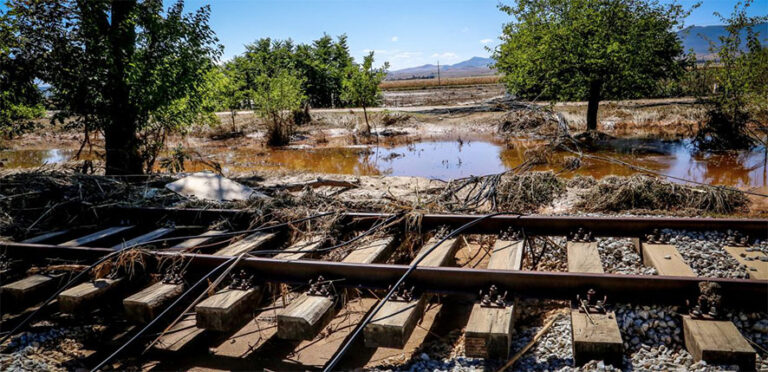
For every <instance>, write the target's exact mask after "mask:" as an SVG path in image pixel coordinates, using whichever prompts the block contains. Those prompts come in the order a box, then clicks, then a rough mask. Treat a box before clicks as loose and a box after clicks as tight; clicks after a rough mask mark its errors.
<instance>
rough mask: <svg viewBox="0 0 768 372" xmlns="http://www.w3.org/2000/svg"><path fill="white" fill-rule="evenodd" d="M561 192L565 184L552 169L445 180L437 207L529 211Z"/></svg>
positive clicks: (458, 209)
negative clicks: (550, 170)
mask: <svg viewBox="0 0 768 372" xmlns="http://www.w3.org/2000/svg"><path fill="white" fill-rule="evenodd" d="M563 192H565V183H564V182H563V181H562V180H560V179H559V178H557V176H555V174H554V173H552V172H524V173H518V174H515V173H501V174H494V175H490V176H484V177H470V178H467V179H463V180H456V181H451V182H449V183H448V184H447V185H446V187H445V189H444V190H443V191H442V193H441V194H440V195H439V197H438V200H437V206H436V207H437V208H439V209H442V210H446V211H451V212H458V211H505V212H511V213H532V212H536V211H538V210H539V208H541V207H543V206H546V205H549V204H550V203H552V201H553V200H555V198H557V197H558V196H560V195H561V194H562V193H563Z"/></svg>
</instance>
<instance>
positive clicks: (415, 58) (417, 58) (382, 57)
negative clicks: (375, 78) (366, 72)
mask: <svg viewBox="0 0 768 372" xmlns="http://www.w3.org/2000/svg"><path fill="white" fill-rule="evenodd" d="M370 52H371V49H364V50H363V55H366V54H368V53H370ZM373 52H374V53H375V58H376V63H375V64H376V65H378V64H380V63H384V61H387V62H389V64H390V69H391V70H397V69H401V68H405V67H413V66H416V65H420V64H424V63H426V61H425V60H424V54H423V53H422V52H413V51H408V50H400V49H375V50H373Z"/></svg>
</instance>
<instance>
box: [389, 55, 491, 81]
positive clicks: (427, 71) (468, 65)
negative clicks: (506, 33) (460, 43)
mask: <svg viewBox="0 0 768 372" xmlns="http://www.w3.org/2000/svg"><path fill="white" fill-rule="evenodd" d="M494 62H495V61H494V60H493V58H483V57H472V58H470V59H468V60H466V61H463V62H459V63H456V64H453V65H440V77H446V78H447V77H464V76H482V75H493V74H495V73H496V70H492V69H491V68H490V67H489V66H490V65H491V64H493V63H494ZM436 77H437V65H433V64H427V65H422V66H416V67H408V68H404V69H402V70H395V71H390V72H389V74H388V75H387V80H404V79H432V78H436Z"/></svg>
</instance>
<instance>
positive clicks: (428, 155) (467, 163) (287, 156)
mask: <svg viewBox="0 0 768 372" xmlns="http://www.w3.org/2000/svg"><path fill="white" fill-rule="evenodd" d="M542 144H543V142H541V141H537V140H531V139H525V138H519V139H511V140H506V141H503V140H500V139H498V138H483V139H480V140H474V141H470V140H429V141H422V142H415V143H411V144H406V145H396V146H375V145H374V146H352V147H318V148H301V147H299V148H282V149H268V148H265V147H262V146H260V145H242V144H237V142H234V143H233V144H220V143H219V144H217V143H215V142H214V143H206V144H205V145H203V146H201V147H199V148H196V150H197V152H198V153H199V154H200V156H202V157H204V158H205V159H206V160H208V161H214V162H217V163H219V164H220V165H221V167H222V169H223V170H224V172H225V173H228V174H231V173H247V172H252V171H256V170H295V171H310V172H315V173H333V174H351V175H388V176H420V177H426V178H434V179H442V180H449V179H455V178H461V177H467V176H471V175H474V176H480V175H487V174H493V173H499V172H503V171H505V170H508V169H513V168H515V167H517V166H519V165H520V164H521V163H522V162H523V161H524V160H525V159H526V151H527V150H529V149H532V148H535V147H537V146H540V145H542ZM76 152H77V151H76V149H65V148H57V149H46V150H2V151H0V163H2V166H3V167H4V168H6V169H7V168H33V167H38V166H41V165H43V164H57V163H64V162H66V161H69V160H72V159H73V158H74V156H75V154H76ZM591 154H593V155H600V156H603V157H611V158H614V159H618V160H621V161H624V162H627V163H630V164H634V165H637V166H642V167H645V168H648V169H651V170H653V171H655V172H659V173H661V174H664V175H670V176H675V177H680V178H684V179H688V180H692V181H697V182H704V183H707V184H713V185H728V186H735V187H741V188H752V187H765V186H766V185H768V167H766V153H765V151H764V150H763V149H758V150H753V151H739V152H732V153H727V154H708V155H703V154H697V153H696V152H695V151H693V148H692V146H691V145H690V142H689V141H686V140H682V141H659V140H621V139H619V140H615V141H612V142H610V143H609V144H607V146H606V148H604V149H602V150H600V151H596V152H592V153H591ZM568 156H572V154H570V153H566V152H557V153H554V154H550V155H548V156H547V159H548V163H547V164H542V165H537V166H535V167H533V170H553V171H555V172H561V173H560V174H561V175H562V176H565V177H570V176H574V175H589V176H593V177H595V178H602V177H604V176H607V175H621V176H627V175H632V174H635V173H637V171H635V170H632V169H630V168H628V167H626V166H623V165H619V164H611V163H607V162H603V161H598V160H584V161H582V163H581V167H580V168H579V169H577V170H575V171H564V170H563V167H564V165H563V164H564V159H565V158H566V157H568ZM205 168H206V165H204V164H203V162H201V161H195V160H192V161H187V162H186V170H187V171H197V170H201V169H205Z"/></svg>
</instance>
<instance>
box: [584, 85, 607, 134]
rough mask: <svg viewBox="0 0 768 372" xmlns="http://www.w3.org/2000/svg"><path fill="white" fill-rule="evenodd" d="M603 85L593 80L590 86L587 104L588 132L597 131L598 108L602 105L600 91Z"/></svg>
mask: <svg viewBox="0 0 768 372" xmlns="http://www.w3.org/2000/svg"><path fill="white" fill-rule="evenodd" d="M602 88H603V83H602V82H601V81H600V80H593V81H592V82H591V83H590V84H589V103H588V104H587V130H597V108H598V107H599V105H600V91H601V90H602Z"/></svg>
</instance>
